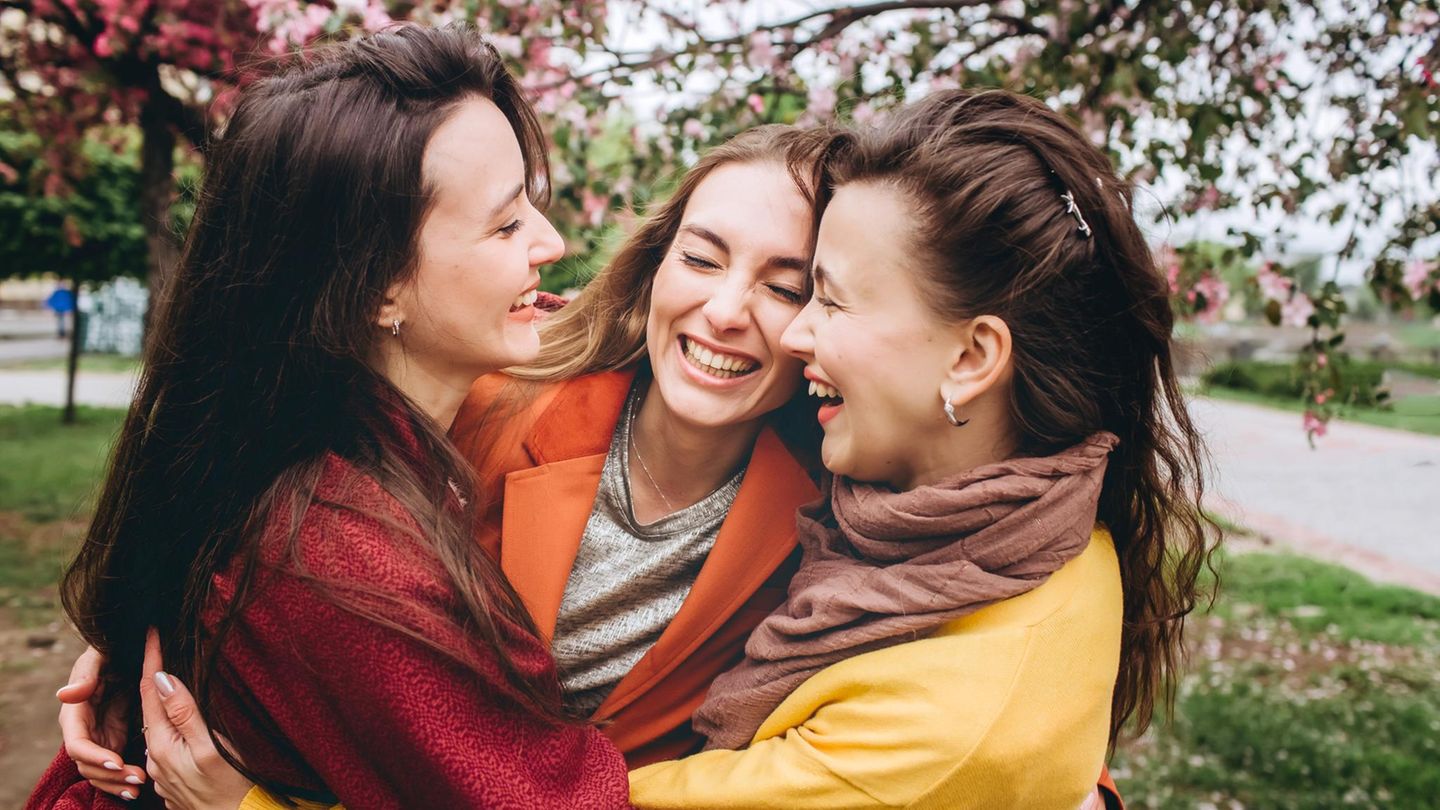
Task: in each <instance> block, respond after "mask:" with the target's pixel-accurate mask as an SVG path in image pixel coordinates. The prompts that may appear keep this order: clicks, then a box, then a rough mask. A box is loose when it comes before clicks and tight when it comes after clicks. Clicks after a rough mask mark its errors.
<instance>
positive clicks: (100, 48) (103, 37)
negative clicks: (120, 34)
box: [95, 31, 115, 59]
mask: <svg viewBox="0 0 1440 810" xmlns="http://www.w3.org/2000/svg"><path fill="white" fill-rule="evenodd" d="M95 55H96V56H98V57H100V58H101V59H108V58H110V57H111V56H114V55H115V48H114V46H113V45H111V44H110V32H109V31H106V32H104V33H102V34H100V36H98V37H95Z"/></svg>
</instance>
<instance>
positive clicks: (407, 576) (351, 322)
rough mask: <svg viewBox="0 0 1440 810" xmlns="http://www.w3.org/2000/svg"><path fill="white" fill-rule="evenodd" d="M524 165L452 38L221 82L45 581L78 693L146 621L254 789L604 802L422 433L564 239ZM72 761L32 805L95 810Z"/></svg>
mask: <svg viewBox="0 0 1440 810" xmlns="http://www.w3.org/2000/svg"><path fill="white" fill-rule="evenodd" d="M545 171H546V159H545V151H544V138H543V135H542V133H541V131H540V129H539V126H538V123H537V121H536V119H535V116H534V113H533V111H532V110H531V108H530V107H529V105H528V103H527V102H526V101H525V100H524V98H523V97H522V95H521V92H520V90H519V87H518V86H517V84H516V82H515V81H514V79H513V78H512V77H511V76H510V75H509V74H508V73H507V72H506V70H505V67H504V64H503V62H502V60H501V58H500V56H499V55H498V54H497V52H496V51H495V50H494V49H493V48H492V47H491V46H490V45H489V44H487V43H486V42H485V41H484V40H483V39H482V38H481V37H480V36H479V35H478V34H477V33H476V32H474V31H473V30H470V29H467V28H463V27H447V28H444V29H426V28H421V27H404V28H399V29H395V30H392V31H388V32H385V33H380V34H376V35H374V36H371V37H367V38H365V39H363V40H360V41H356V42H351V43H346V44H342V45H336V46H332V47H327V48H323V49H319V50H315V51H311V52H309V53H308V54H306V56H305V58H303V59H297V60H296V61H295V63H294V64H292V65H290V66H289V67H288V68H287V69H284V70H282V71H281V72H280V73H279V74H278V75H275V76H272V77H270V78H266V79H263V80H261V81H259V82H257V83H255V84H253V85H251V86H250V87H248V88H247V89H246V90H245V91H244V92H243V93H242V96H241V100H240V103H239V105H238V107H237V109H236V110H235V113H234V115H233V116H232V118H231V119H230V121H229V124H228V127H227V129H226V132H225V135H224V137H223V138H222V139H221V140H220V141H219V143H218V144H217V145H216V146H215V148H214V151H213V152H212V153H211V156H210V158H209V160H208V165H207V171H206V177H205V181H204V185H203V187H202V190H201V194H200V203H199V207H198V209H197V211H196V214H195V219H194V222H193V224H192V226H191V230H190V233H189V236H188V239H187V244H186V248H185V253H184V256H183V258H182V260H181V263H180V267H179V269H178V272H177V275H176V278H175V280H174V282H173V286H172V287H171V289H170V291H169V295H168V297H167V299H166V301H165V303H164V305H163V307H162V308H161V310H160V311H159V313H158V316H157V318H156V326H155V328H156V334H155V335H154V338H153V340H152V341H151V345H150V347H149V350H148V353H147V356H146V363H145V371H144V373H143V375H142V379H141V381H140V385H139V390H138V391H137V393H136V396H135V400H134V403H133V405H132V407H131V409H130V414H129V417H128V418H127V420H126V424H125V426H124V429H123V431H122V433H121V436H120V438H119V441H118V444H117V447H116V450H115V455H114V459H113V462H112V464H111V469H110V472H109V474H108V477H107V480H106V483H105V486H104V490H103V492H102V494H101V496H100V499H99V502H98V505H97V510H96V515H95V519H94V522H93V524H92V526H91V528H90V532H89V535H88V537H87V538H86V542H85V544H84V547H83V548H82V550H81V552H80V554H79V556H78V558H77V559H76V560H75V562H74V563H73V564H72V566H71V567H70V569H69V570H68V571H67V573H66V575H65V579H64V583H63V587H62V595H63V598H64V601H65V605H66V609H67V612H68V613H69V615H70V617H71V618H72V620H73V621H74V622H75V623H76V625H77V626H78V627H79V629H80V631H81V633H82V635H83V636H84V637H85V639H86V640H87V641H89V642H90V643H91V644H92V645H94V646H95V647H96V648H98V649H99V650H100V651H101V652H103V653H104V654H105V655H106V656H107V659H108V660H107V663H106V666H105V677H104V689H103V694H104V695H111V696H113V695H132V694H134V693H135V692H136V690H137V687H138V686H139V685H140V684H141V683H142V678H141V674H142V661H141V654H142V651H143V650H144V649H145V647H146V644H145V641H146V633H147V628H155V629H156V631H158V639H159V642H160V645H161V646H163V648H164V660H165V664H166V666H167V668H168V669H169V670H170V671H171V672H173V673H176V674H177V675H178V676H179V678H180V679H182V680H183V682H184V683H185V684H189V685H192V686H193V687H194V688H195V695H196V697H197V698H198V702H199V705H200V706H202V707H204V710H205V711H206V713H207V716H208V718H209V720H210V721H211V722H212V723H213V724H214V725H215V728H216V731H217V732H218V733H219V734H223V735H224V740H225V741H228V742H221V741H218V738H217V742H216V746H217V748H216V750H218V751H219V752H221V753H222V755H223V756H224V757H225V758H226V759H227V760H229V761H230V762H232V763H236V764H239V763H241V762H243V766H242V769H243V771H244V773H245V774H246V775H248V776H249V777H250V778H252V779H254V780H256V781H258V782H259V783H261V784H264V785H268V786H270V787H272V788H273V789H275V790H279V791H283V792H286V793H289V794H291V795H296V796H304V797H308V798H323V799H326V800H330V801H334V800H340V801H344V802H346V803H349V804H352V805H353V806H355V807H391V808H399V807H479V806H511V807H550V806H564V807H595V808H602V807H603V808H614V807H624V806H627V801H626V795H627V794H626V781H625V764H624V761H623V759H622V757H621V755H620V753H619V751H618V750H616V749H615V747H614V746H613V745H612V744H611V743H610V742H609V741H608V740H606V739H605V738H604V737H603V736H601V734H600V733H599V732H598V731H597V730H595V729H594V728H593V727H591V726H588V725H585V724H580V723H577V722H575V721H574V720H572V719H571V715H570V713H569V712H568V711H566V710H565V708H564V706H563V704H562V701H561V695H560V690H559V685H558V682H557V678H556V672H555V669H554V663H553V660H552V659H551V657H550V655H549V653H548V650H547V649H546V647H545V645H544V643H543V642H542V641H541V640H540V637H539V633H538V631H537V629H536V627H535V625H534V622H533V621H532V620H531V618H530V616H529V613H528V612H527V611H526V609H525V607H524V605H523V603H522V602H521V599H520V597H519V596H518V595H517V594H516V593H515V591H514V590H513V588H512V587H511V586H510V585H509V583H508V581H507V580H506V579H505V577H504V575H503V573H502V572H501V570H500V568H499V566H498V565H497V563H496V562H495V561H494V560H493V559H492V558H491V557H490V556H489V555H488V554H486V553H485V552H484V550H483V549H482V548H481V547H480V546H479V545H478V544H476V542H475V538H474V525H475V523H474V521H475V519H476V518H475V514H474V512H475V510H474V508H473V506H471V504H474V503H477V502H479V501H481V500H482V499H483V498H484V497H485V496H486V493H485V492H483V490H480V489H478V488H477V484H476V481H475V479H474V475H473V473H472V472H471V471H470V468H469V466H468V465H467V464H466V462H465V460H464V459H463V458H462V457H461V456H460V454H459V453H458V452H457V451H456V449H455V448H454V446H453V445H452V444H451V443H450V441H449V439H448V438H447V437H446V429H447V428H448V427H449V425H450V423H451V421H452V420H453V419H454V416H455V413H456V411H457V410H458V409H459V407H460V406H461V403H462V401H463V400H464V398H465V396H466V394H467V393H468V391H469V388H470V385H471V383H472V381H473V380H474V379H475V378H476V377H477V376H480V375H482V374H485V373H487V372H492V371H495V370H497V369H500V368H503V367H507V366H514V365H517V364H522V363H527V362H531V361H533V360H534V359H535V357H536V354H537V352H538V350H539V339H538V336H537V334H536V332H535V328H534V321H535V317H536V310H535V307H534V306H533V304H534V302H535V290H536V288H537V285H538V284H539V274H538V272H537V270H538V268H539V267H540V266H541V265H543V264H545V263H547V262H550V261H553V260H555V259H556V258H558V257H559V256H560V255H561V252H562V249H563V245H562V243H561V240H560V237H559V235H558V234H557V233H556V232H555V230H554V228H553V227H551V225H550V224H549V222H547V221H546V219H545V217H544V215H543V214H542V213H541V212H540V211H539V210H538V209H537V206H539V207H543V205H544V197H545V194H546V189H547V188H548V181H547V179H546V176H545ZM143 682H144V683H145V684H146V685H147V686H149V685H150V684H151V683H153V685H154V687H153V688H156V689H158V690H159V691H160V693H161V695H162V696H165V695H167V694H173V693H174V691H175V688H176V685H175V679H173V678H170V677H169V676H168V675H166V674H165V673H156V674H155V675H154V678H153V681H152V680H151V679H150V678H146V679H144V681H143ZM167 687H168V688H167ZM455 716H463V717H465V718H466V721H465V722H464V723H463V724H462V723H452V722H450V718H452V717H455ZM122 718H123V719H122V722H121V723H120V726H121V728H119V729H118V731H119V734H117V735H115V739H114V740H113V741H112V744H114V745H115V747H116V748H117V749H118V751H119V753H120V754H121V755H122V756H123V757H124V758H125V760H127V761H131V762H135V761H142V753H141V752H142V751H143V750H144V749H145V748H146V747H147V744H149V745H153V744H154V743H153V742H150V741H149V740H147V736H150V735H154V734H156V733H157V732H156V730H155V729H147V728H146V727H144V726H142V725H141V723H140V712H139V706H138V705H134V704H133V703H132V705H131V706H130V707H129V711H128V712H127V713H125V714H124V715H122ZM111 765H114V766H115V768H114V769H113V770H116V775H117V776H118V775H119V773H122V772H123V771H120V770H119V769H118V768H119V766H118V764H116V763H111ZM80 778H81V775H80V774H79V773H77V770H76V767H75V766H74V765H73V764H72V762H71V760H70V758H69V757H67V756H65V755H64V754H63V753H62V755H61V756H60V758H59V759H57V761H56V763H55V764H54V766H52V768H51V770H50V772H48V773H47V774H46V776H45V777H44V778H43V780H42V782H41V784H40V785H39V786H38V787H37V788H36V791H35V794H34V795H33V796H32V797H31V801H30V804H29V806H30V807H34V808H42V807H57V808H66V807H90V806H92V805H105V804H113V805H116V806H118V805H120V802H118V801H116V800H114V799H113V798H112V797H111V796H109V795H108V794H105V793H100V792H98V791H95V790H94V789H93V788H92V787H91V786H90V785H87V784H85V783H83V782H81V781H79V779H80ZM126 781H127V782H128V784H129V785H134V787H133V788H131V787H128V786H126V785H125V784H124V783H122V786H121V788H120V789H121V790H122V791H124V792H125V793H126V794H128V795H123V798H126V799H138V800H140V802H141V803H142V804H143V805H145V806H159V805H160V803H161V801H160V797H158V796H157V795H156V794H155V793H154V792H152V791H150V790H149V789H146V788H142V786H141V785H140V784H138V783H139V782H142V781H143V780H142V779H140V778H139V777H138V776H136V775H135V774H133V773H128V774H127V780H126Z"/></svg>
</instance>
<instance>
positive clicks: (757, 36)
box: [745, 31, 780, 72]
mask: <svg viewBox="0 0 1440 810" xmlns="http://www.w3.org/2000/svg"><path fill="white" fill-rule="evenodd" d="M749 45H750V48H749V50H748V51H747V52H746V54H745V61H746V63H747V64H749V65H750V67H752V68H755V69H756V70H763V71H766V72H769V71H771V70H774V69H775V66H776V65H777V64H778V63H779V61H780V60H779V57H778V56H777V55H776V54H775V45H774V44H773V43H772V42H771V41H770V32H768V31H756V32H754V33H753V34H751V35H750V40H749Z"/></svg>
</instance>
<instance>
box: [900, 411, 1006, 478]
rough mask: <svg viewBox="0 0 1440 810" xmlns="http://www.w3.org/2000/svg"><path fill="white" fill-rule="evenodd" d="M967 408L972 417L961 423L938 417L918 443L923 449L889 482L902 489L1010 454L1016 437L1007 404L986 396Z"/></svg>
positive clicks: (953, 474) (966, 470)
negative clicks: (932, 434) (957, 425)
mask: <svg viewBox="0 0 1440 810" xmlns="http://www.w3.org/2000/svg"><path fill="white" fill-rule="evenodd" d="M968 411H969V412H968V414H967V415H968V416H970V417H971V421H970V423H969V424H966V425H965V426H963V427H954V426H953V425H951V424H950V423H949V422H946V421H944V419H943V418H941V419H937V420H936V426H935V430H934V433H935V435H934V436H933V437H931V438H929V439H928V440H927V441H924V442H920V443H919V444H920V446H921V447H923V448H924V449H923V450H922V451H921V452H919V453H917V454H916V456H915V458H913V459H912V460H911V463H910V464H908V465H907V466H906V468H905V469H904V470H902V471H901V473H900V475H898V476H897V477H896V478H895V479H894V480H892V481H890V482H889V484H890V485H891V486H892V487H894V488H895V489H897V490H900V491H901V492H903V491H905V490H909V489H915V488H917V487H924V486H932V485H934V484H938V483H940V482H941V481H944V480H946V479H948V478H954V477H955V476H957V475H960V474H962V473H965V472H968V471H970V470H973V469H975V468H976V467H982V466H984V465H986V464H995V463H997V462H1000V461H1004V460H1005V459H1007V458H1012V457H1013V456H1014V455H1015V453H1016V452H1017V450H1018V448H1019V441H1018V440H1017V439H1016V437H1015V430H1014V426H1013V424H1012V423H1011V421H1010V417H1009V412H1008V411H1007V410H1006V406H1005V405H1004V404H1003V403H996V402H993V401H991V400H990V399H989V398H987V399H984V400H979V401H976V402H974V403H972V405H971V407H970V408H969V409H968Z"/></svg>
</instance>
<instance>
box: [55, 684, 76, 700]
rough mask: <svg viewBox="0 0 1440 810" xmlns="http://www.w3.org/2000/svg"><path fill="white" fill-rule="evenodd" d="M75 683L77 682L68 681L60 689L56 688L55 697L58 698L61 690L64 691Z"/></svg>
mask: <svg viewBox="0 0 1440 810" xmlns="http://www.w3.org/2000/svg"><path fill="white" fill-rule="evenodd" d="M74 685H75V684H73V683H67V684H65V685H64V686H62V687H60V688H59V689H56V690H55V697H57V698H58V697H60V693H61V692H64V691H65V690H66V689H69V688H70V687H72V686H74Z"/></svg>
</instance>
